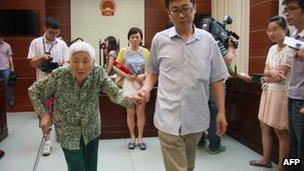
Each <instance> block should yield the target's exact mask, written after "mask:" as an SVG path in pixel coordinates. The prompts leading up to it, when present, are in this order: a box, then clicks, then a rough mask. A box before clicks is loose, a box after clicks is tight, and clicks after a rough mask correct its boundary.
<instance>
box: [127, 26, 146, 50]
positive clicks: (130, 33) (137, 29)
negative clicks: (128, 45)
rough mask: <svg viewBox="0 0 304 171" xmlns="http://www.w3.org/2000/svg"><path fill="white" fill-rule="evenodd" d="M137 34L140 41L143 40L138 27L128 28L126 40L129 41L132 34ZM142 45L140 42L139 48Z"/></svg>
mask: <svg viewBox="0 0 304 171" xmlns="http://www.w3.org/2000/svg"><path fill="white" fill-rule="evenodd" d="M137 33H139V35H140V38H141V40H142V39H143V33H142V31H141V29H140V28H138V27H132V28H130V30H129V32H128V40H130V37H131V35H132V34H137ZM141 45H142V42H140V46H141Z"/></svg>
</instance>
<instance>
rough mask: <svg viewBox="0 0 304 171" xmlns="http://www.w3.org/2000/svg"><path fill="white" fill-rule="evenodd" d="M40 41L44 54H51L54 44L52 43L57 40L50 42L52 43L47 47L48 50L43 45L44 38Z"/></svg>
mask: <svg viewBox="0 0 304 171" xmlns="http://www.w3.org/2000/svg"><path fill="white" fill-rule="evenodd" d="M42 43H43V50H44V54H51V50H52V48H53V46H54V45H55V44H56V43H57V42H55V43H52V44H51V47H50V48H49V50H48V51H46V47H45V42H44V39H42Z"/></svg>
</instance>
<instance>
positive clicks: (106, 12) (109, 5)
mask: <svg viewBox="0 0 304 171" xmlns="http://www.w3.org/2000/svg"><path fill="white" fill-rule="evenodd" d="M100 10H101V15H103V16H113V15H114V13H115V10H116V3H115V1H114V0H102V1H101V2H100Z"/></svg>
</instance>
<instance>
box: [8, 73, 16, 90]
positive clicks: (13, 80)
mask: <svg viewBox="0 0 304 171" xmlns="http://www.w3.org/2000/svg"><path fill="white" fill-rule="evenodd" d="M18 77H19V74H18V73H17V72H14V71H11V73H10V75H9V76H8V80H7V85H8V86H10V87H13V86H15V85H16V82H17V79H18Z"/></svg>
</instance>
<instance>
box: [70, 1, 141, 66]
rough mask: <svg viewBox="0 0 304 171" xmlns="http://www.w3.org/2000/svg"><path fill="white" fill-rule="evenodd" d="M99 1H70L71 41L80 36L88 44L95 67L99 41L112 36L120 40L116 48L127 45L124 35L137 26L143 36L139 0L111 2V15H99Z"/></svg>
mask: <svg viewBox="0 0 304 171" xmlns="http://www.w3.org/2000/svg"><path fill="white" fill-rule="evenodd" d="M100 2H101V0H71V39H75V38H77V37H81V38H83V39H84V40H85V41H87V42H89V43H91V44H92V45H93V46H94V48H95V52H96V59H97V63H98V64H99V50H98V47H99V45H98V44H99V39H102V40H104V39H105V38H106V37H107V36H110V35H112V36H114V37H116V38H118V39H119V40H120V47H124V46H127V43H128V40H127V34H128V31H129V29H130V28H131V27H133V26H136V27H139V28H140V29H142V30H143V33H144V30H145V28H144V26H145V22H144V1H143V0H115V2H116V11H115V15H114V16H102V15H101V11H100V8H99V6H100ZM101 60H103V59H101ZM102 63H103V61H102Z"/></svg>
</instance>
